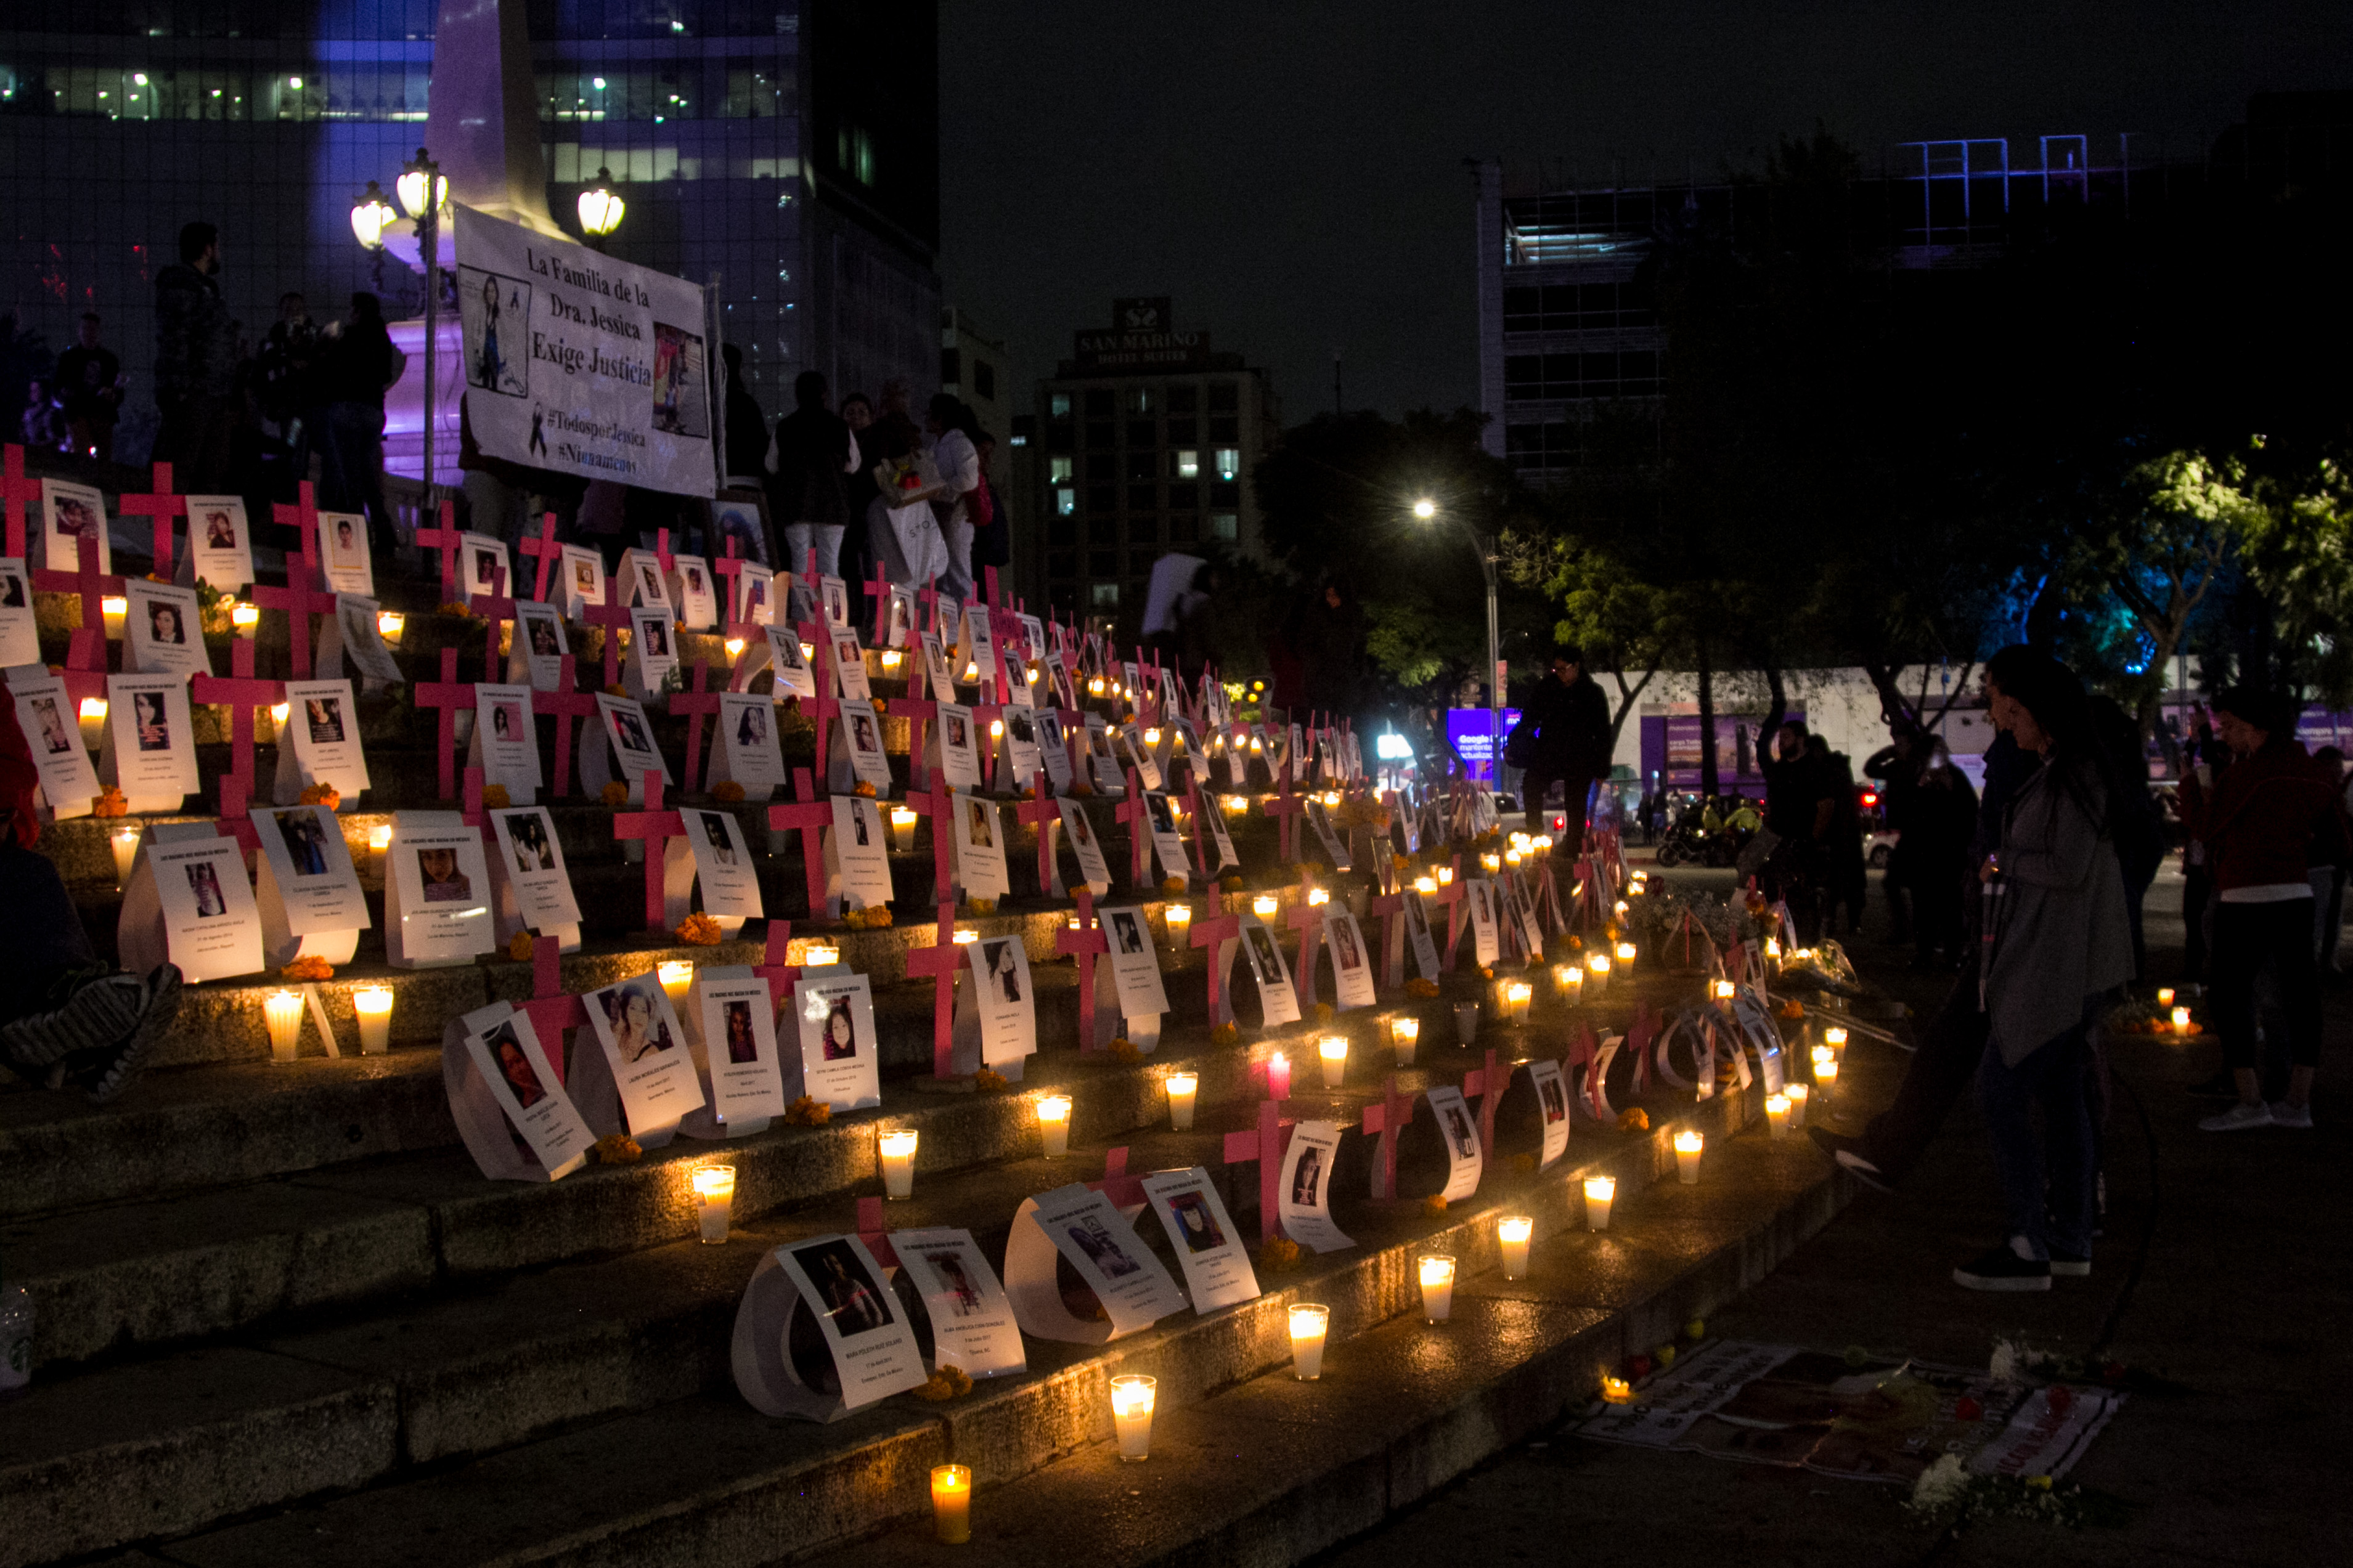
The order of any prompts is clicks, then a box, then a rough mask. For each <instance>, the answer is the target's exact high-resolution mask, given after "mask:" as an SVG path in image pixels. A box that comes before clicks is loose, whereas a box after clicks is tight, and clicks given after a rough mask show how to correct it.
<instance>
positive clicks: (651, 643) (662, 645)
mask: <svg viewBox="0 0 2353 1568" xmlns="http://www.w3.org/2000/svg"><path fill="white" fill-rule="evenodd" d="M638 630H639V631H640V632H642V633H644V634H645V639H646V657H647V658H669V657H670V627H668V626H664V625H663V624H662V623H661V622H659V621H640V622H638Z"/></svg>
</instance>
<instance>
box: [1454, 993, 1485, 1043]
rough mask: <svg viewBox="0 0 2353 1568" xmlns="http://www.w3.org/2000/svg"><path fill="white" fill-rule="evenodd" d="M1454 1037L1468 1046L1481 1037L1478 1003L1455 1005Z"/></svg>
mask: <svg viewBox="0 0 2353 1568" xmlns="http://www.w3.org/2000/svg"><path fill="white" fill-rule="evenodd" d="M1454 1037H1455V1038H1457V1039H1459V1040H1461V1042H1462V1043H1463V1044H1464V1045H1466V1046H1467V1045H1469V1044H1470V1043H1471V1042H1472V1041H1473V1040H1475V1039H1477V1038H1478V1037H1479V1004H1478V1003H1476V1002H1457V1003H1456V1004H1454Z"/></svg>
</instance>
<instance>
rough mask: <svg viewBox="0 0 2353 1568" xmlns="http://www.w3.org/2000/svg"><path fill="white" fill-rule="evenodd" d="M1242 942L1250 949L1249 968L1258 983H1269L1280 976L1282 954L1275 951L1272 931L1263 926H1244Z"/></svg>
mask: <svg viewBox="0 0 2353 1568" xmlns="http://www.w3.org/2000/svg"><path fill="white" fill-rule="evenodd" d="M1242 942H1243V944H1244V945H1245V946H1247V947H1248V948H1249V949H1250V968H1251V969H1252V970H1254V971H1256V973H1257V977H1258V983H1259V984H1261V985H1271V984H1275V983H1276V982H1277V981H1279V980H1281V979H1282V954H1281V953H1280V952H1276V951H1275V947H1274V933H1273V932H1271V931H1268V930H1267V929H1266V927H1264V926H1246V927H1244V928H1243V930H1242Z"/></svg>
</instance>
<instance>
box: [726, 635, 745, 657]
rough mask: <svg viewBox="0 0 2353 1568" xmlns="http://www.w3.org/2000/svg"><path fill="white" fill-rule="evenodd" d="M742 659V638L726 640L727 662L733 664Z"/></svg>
mask: <svg viewBox="0 0 2353 1568" xmlns="http://www.w3.org/2000/svg"><path fill="white" fill-rule="evenodd" d="M743 657H744V639H743V638H742V637H729V638H728V639H727V662H728V663H730V664H733V663H734V662H735V661H736V660H737V659H739V658H743Z"/></svg>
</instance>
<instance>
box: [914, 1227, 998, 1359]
mask: <svg viewBox="0 0 2353 1568" xmlns="http://www.w3.org/2000/svg"><path fill="white" fill-rule="evenodd" d="M891 1249H892V1251H893V1252H896V1253H897V1254H898V1255H899V1267H900V1268H903V1269H905V1270H906V1271H907V1278H908V1279H909V1280H910V1281H912V1282H913V1285H914V1287H915V1294H916V1295H917V1296H918V1297H920V1298H921V1299H922V1300H923V1310H924V1311H925V1312H926V1313H928V1314H929V1315H930V1317H931V1320H932V1362H933V1364H934V1365H935V1366H952V1367H955V1368H957V1369H958V1370H959V1371H961V1372H963V1373H964V1374H965V1376H967V1377H974V1378H981V1377H994V1376H996V1375H997V1374H998V1373H1008V1372H1023V1371H1026V1370H1028V1367H1029V1359H1028V1357H1027V1355H1026V1354H1025V1353H1024V1352H1023V1351H1022V1348H1021V1331H1020V1329H1019V1328H1018V1327H1017V1326H1016V1325H1015V1323H1014V1321H1013V1303H1012V1302H1010V1301H1008V1300H1006V1298H1005V1287H1004V1286H1003V1285H1000V1284H998V1283H997V1270H996V1269H994V1268H990V1267H989V1266H988V1259H987V1257H985V1256H984V1255H983V1254H982V1252H981V1250H980V1244H979V1243H978V1242H976V1241H975V1240H974V1239H973V1238H972V1232H970V1231H968V1230H952V1229H947V1228H945V1227H942V1228H938V1229H920V1230H894V1231H892V1233H891Z"/></svg>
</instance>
